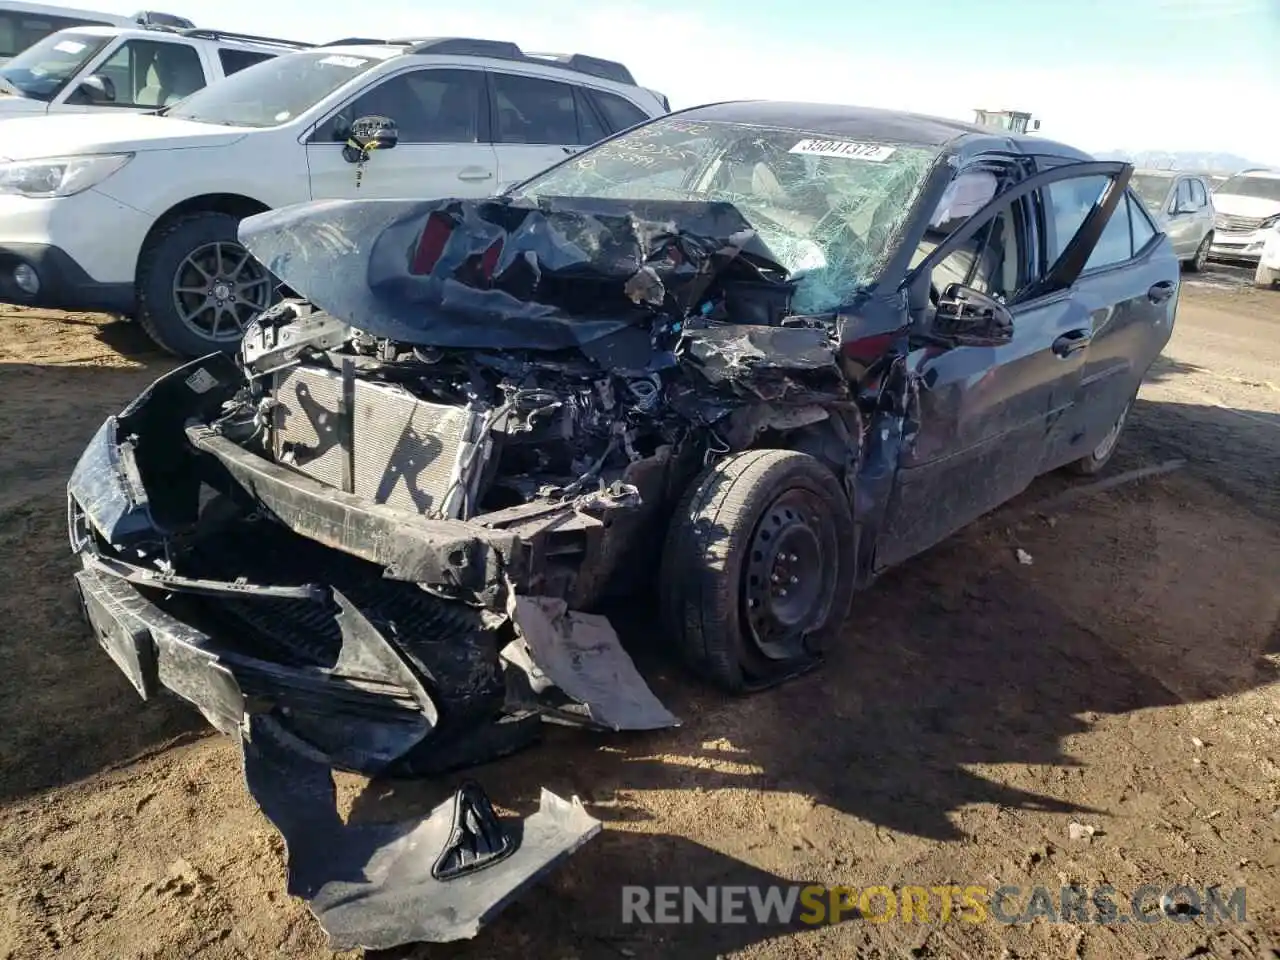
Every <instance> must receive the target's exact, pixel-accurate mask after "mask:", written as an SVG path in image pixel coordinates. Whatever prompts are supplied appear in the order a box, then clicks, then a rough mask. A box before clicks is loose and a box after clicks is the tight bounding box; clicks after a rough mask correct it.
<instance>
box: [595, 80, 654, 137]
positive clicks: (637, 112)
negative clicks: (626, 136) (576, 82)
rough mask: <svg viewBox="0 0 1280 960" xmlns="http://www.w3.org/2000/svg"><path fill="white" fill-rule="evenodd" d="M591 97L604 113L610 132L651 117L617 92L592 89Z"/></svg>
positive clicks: (631, 125)
mask: <svg viewBox="0 0 1280 960" xmlns="http://www.w3.org/2000/svg"><path fill="white" fill-rule="evenodd" d="M591 99H592V100H594V101H595V103H596V106H597V107H598V108H599V109H600V112H601V113H602V114H604V119H605V122H606V123H608V124H609V132H610V133H617V132H618V131H619V130H626V129H627V128H628V127H634V126H635V125H636V124H637V123H644V122H645V121H646V120H648V119H649V117H648V115H647V114H646V113H645V112H644V111H643V110H641V109H640V108H639V107H637V106H636V105H635V104H634V103H632V102H631V101H630V100H627V99H625V98H623V97H619V96H617V95H616V94H612V93H605V92H604V91H603V90H592V91H591Z"/></svg>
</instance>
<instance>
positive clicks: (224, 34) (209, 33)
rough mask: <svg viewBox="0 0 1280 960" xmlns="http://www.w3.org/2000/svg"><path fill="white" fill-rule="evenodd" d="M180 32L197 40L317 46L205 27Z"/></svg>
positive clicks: (300, 48)
mask: <svg viewBox="0 0 1280 960" xmlns="http://www.w3.org/2000/svg"><path fill="white" fill-rule="evenodd" d="M179 32H180V33H181V34H182V35H183V36H184V37H192V38H194V39H197V40H244V41H246V42H248V43H265V44H271V45H272V46H277V47H293V48H294V49H297V50H310V49H311V48H312V47H314V46H315V44H314V43H305V42H303V41H301V40H283V39H281V38H280V37H259V36H256V35H255V34H252V33H233V32H232V31H230V30H206V29H203V28H192V29H189V30H182V31H179Z"/></svg>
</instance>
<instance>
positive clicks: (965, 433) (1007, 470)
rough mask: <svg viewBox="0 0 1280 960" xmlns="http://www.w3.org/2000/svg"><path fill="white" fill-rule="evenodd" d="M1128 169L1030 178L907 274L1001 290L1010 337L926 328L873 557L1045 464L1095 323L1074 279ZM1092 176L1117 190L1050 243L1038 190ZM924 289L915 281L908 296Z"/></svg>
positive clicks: (1095, 168)
mask: <svg viewBox="0 0 1280 960" xmlns="http://www.w3.org/2000/svg"><path fill="white" fill-rule="evenodd" d="M1131 172H1132V168H1131V167H1130V166H1129V165H1127V164H1122V163H1094V162H1091V163H1074V164H1070V165H1068V166H1063V167H1059V168H1057V169H1054V170H1051V171H1048V172H1045V173H1040V174H1037V175H1035V176H1032V177H1030V178H1028V179H1026V180H1024V181H1023V182H1022V183H1020V184H1017V185H1016V186H1014V187H1012V188H1011V189H1006V190H1005V191H1003V192H1002V193H1001V194H999V195H998V196H997V197H996V198H995V199H994V200H992V201H991V202H990V203H988V204H987V205H986V206H984V207H983V208H982V209H981V210H979V211H978V212H976V213H974V214H973V216H971V217H970V218H969V219H968V220H967V221H966V222H965V223H964V224H963V225H962V226H960V227H959V228H957V229H955V230H954V231H953V232H952V233H951V235H950V236H949V237H947V238H946V239H945V240H943V241H942V242H941V243H939V244H938V245H937V247H936V248H934V249H933V250H932V251H931V252H930V253H929V254H928V255H927V256H925V257H924V258H923V260H922V261H921V262H920V263H919V264H918V265H917V266H916V268H915V269H914V271H913V272H912V274H910V275H909V278H908V284H909V285H910V286H911V287H916V286H917V285H922V286H925V287H927V286H930V285H931V286H934V287H936V288H937V292H939V293H940V292H942V291H943V290H945V287H946V284H947V283H949V282H957V283H963V284H965V285H966V286H970V287H973V288H975V289H978V290H980V291H981V292H984V293H987V294H988V295H989V296H994V297H996V298H997V299H1001V300H1003V301H1004V302H1005V303H1006V305H1007V306H1008V307H1009V310H1010V313H1011V314H1012V316H1013V335H1012V339H1011V340H1010V342H1008V343H1005V344H1002V345H1000V346H987V347H975V346H951V347H948V346H945V345H942V344H939V343H936V342H931V340H930V336H929V330H928V329H924V330H922V331H921V333H922V334H923V336H922V337H921V338H920V344H921V345H920V346H919V348H918V349H916V350H914V351H913V353H912V354H911V355H910V356H909V357H908V363H909V364H910V365H911V367H912V368H913V369H914V370H915V371H916V372H917V374H918V375H919V377H920V381H919V382H920V383H921V384H922V389H921V390H920V394H919V414H918V416H919V425H918V428H917V432H916V437H915V441H914V443H912V444H910V445H909V446H907V447H905V448H904V451H903V453H902V455H901V457H900V460H899V469H898V474H897V479H896V482H895V487H894V492H893V494H892V496H891V498H890V502H889V506H888V509H887V512H886V517H885V522H884V524H883V525H882V528H881V533H880V536H879V538H878V540H877V547H876V563H877V566H878V567H884V566H888V565H891V564H894V563H897V562H898V561H900V560H903V559H906V558H907V557H909V556H912V555H913V554H915V553H918V552H920V551H921V550H924V549H926V548H928V547H929V546H932V545H933V544H934V543H937V542H938V541H939V540H941V539H943V538H944V537H946V536H948V535H949V534H951V533H952V532H954V531H955V530H958V529H960V528H961V527H963V526H964V525H965V524H967V523H969V522H970V521H972V520H974V519H975V518H977V517H979V516H981V515H982V514H984V513H986V512H988V511H989V510H992V509H994V508H995V507H997V506H999V505H1000V504H1001V503H1004V502H1005V501H1006V500H1008V499H1009V498H1010V497H1012V496H1014V495H1016V494H1017V493H1019V492H1020V491H1021V490H1023V489H1024V488H1025V487H1026V486H1027V485H1028V484H1029V483H1030V482H1031V480H1032V479H1033V478H1034V477H1035V476H1037V475H1038V474H1039V473H1041V472H1042V471H1043V470H1045V469H1047V468H1046V466H1045V462H1046V459H1047V458H1049V457H1050V456H1051V451H1052V449H1053V445H1054V442H1053V437H1054V435H1055V432H1056V429H1057V426H1058V424H1059V423H1060V421H1061V420H1062V419H1063V418H1064V417H1065V416H1068V415H1069V414H1070V410H1071V407H1072V405H1073V404H1074V403H1075V401H1076V398H1077V396H1078V394H1079V388H1080V382H1081V379H1082V377H1083V373H1084V366H1085V353H1084V348H1085V347H1087V345H1088V337H1089V331H1090V316H1089V311H1088V309H1087V308H1086V307H1085V305H1084V304H1082V303H1081V302H1080V301H1079V300H1078V299H1077V298H1076V297H1075V295H1074V291H1073V284H1074V281H1075V278H1076V277H1077V276H1078V274H1079V272H1080V270H1081V269H1082V266H1083V263H1084V261H1085V260H1086V259H1087V258H1088V256H1089V255H1090V253H1091V252H1092V249H1093V247H1094V245H1095V243H1096V242H1097V239H1098V237H1099V236H1100V235H1101V233H1102V231H1103V228H1104V227H1105V225H1106V223H1107V221H1108V220H1109V218H1110V217H1111V214H1112V212H1113V211H1114V209H1115V208H1116V206H1117V205H1118V204H1119V203H1120V202H1122V200H1123V191H1124V185H1125V184H1126V183H1127V182H1128V178H1129V175H1130V173H1131ZM1097 177H1100V178H1102V180H1103V181H1105V182H1106V183H1108V184H1111V185H1112V189H1111V190H1110V191H1109V192H1108V193H1107V194H1105V195H1103V196H1102V197H1100V198H1098V197H1096V195H1095V199H1096V201H1097V202H1094V203H1093V204H1092V206H1086V207H1085V209H1084V212H1083V214H1082V218H1081V220H1080V222H1078V223H1077V229H1076V231H1075V234H1074V235H1073V236H1070V237H1068V239H1069V240H1070V241H1071V242H1070V243H1068V244H1066V245H1065V246H1064V248H1063V249H1062V250H1055V251H1054V252H1053V253H1050V247H1049V246H1048V243H1047V238H1046V237H1045V233H1046V231H1047V229H1048V225H1047V224H1046V220H1045V217H1044V211H1043V210H1042V209H1041V207H1040V203H1039V200H1038V197H1039V191H1041V190H1042V189H1044V188H1045V187H1046V186H1048V185H1049V184H1053V183H1058V182H1063V183H1069V182H1077V181H1081V180H1084V179H1086V178H1097ZM920 295H921V294H920V293H919V291H918V290H913V291H912V299H913V300H915V299H917V298H918V297H919V296H920ZM925 326H926V328H927V327H928V322H927V321H926V324H925Z"/></svg>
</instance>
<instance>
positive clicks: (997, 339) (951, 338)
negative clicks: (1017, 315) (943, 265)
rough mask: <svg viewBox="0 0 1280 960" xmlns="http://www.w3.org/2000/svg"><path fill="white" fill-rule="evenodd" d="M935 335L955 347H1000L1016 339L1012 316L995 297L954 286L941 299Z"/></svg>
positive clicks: (953, 284)
mask: <svg viewBox="0 0 1280 960" xmlns="http://www.w3.org/2000/svg"><path fill="white" fill-rule="evenodd" d="M932 332H933V334H934V335H935V336H937V337H938V338H939V339H942V340H945V341H946V342H947V343H948V344H949V345H951V346H954V347H998V346H1000V345H1001V344H1004V343H1009V342H1010V341H1011V340H1012V339H1013V314H1012V313H1010V312H1009V308H1008V307H1006V306H1005V305H1004V304H1003V303H1001V302H1000V301H999V300H996V299H995V298H994V297H989V296H987V295H986V294H985V293H980V292H979V291H977V290H974V289H973V288H972V287H966V286H965V285H964V284H961V283H952V284H949V285H948V286H947V289H946V290H945V291H944V292H943V294H942V297H941V298H940V299H939V300H938V309H937V312H936V313H935V314H934V316H933V331H932Z"/></svg>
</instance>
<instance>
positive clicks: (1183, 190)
mask: <svg viewBox="0 0 1280 960" xmlns="http://www.w3.org/2000/svg"><path fill="white" fill-rule="evenodd" d="M1190 207H1191V181H1190V180H1187V179H1185V178H1184V179H1182V180H1179V181H1178V198H1177V199H1176V200H1174V209H1175V210H1186V209H1188V208H1190Z"/></svg>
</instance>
